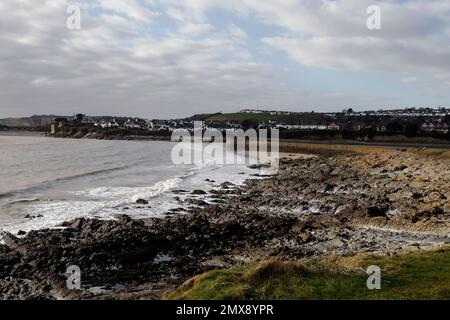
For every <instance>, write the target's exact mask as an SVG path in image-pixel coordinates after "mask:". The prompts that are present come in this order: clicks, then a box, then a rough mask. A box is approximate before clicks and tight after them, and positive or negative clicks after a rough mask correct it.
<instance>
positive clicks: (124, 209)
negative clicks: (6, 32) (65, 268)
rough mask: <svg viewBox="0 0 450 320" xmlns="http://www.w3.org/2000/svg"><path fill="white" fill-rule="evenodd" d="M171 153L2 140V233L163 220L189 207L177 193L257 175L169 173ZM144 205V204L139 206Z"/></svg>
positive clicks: (123, 144) (147, 146)
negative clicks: (121, 219)
mask: <svg viewBox="0 0 450 320" xmlns="http://www.w3.org/2000/svg"><path fill="white" fill-rule="evenodd" d="M173 146H174V143H172V142H163V141H105V140H76V139H56V138H47V137H42V136H36V135H21V136H18V135H0V231H8V232H11V233H17V232H18V231H19V230H23V231H30V230H33V229H42V228H48V227H57V226H58V225H60V224H61V223H62V222H64V221H68V220H71V219H74V218H77V217H89V218H99V219H113V218H114V217H115V216H116V215H118V214H127V215H130V216H131V217H133V218H143V217H163V216H165V215H166V214H167V212H168V211H169V210H170V209H174V208H180V207H186V205H183V204H182V203H181V202H180V200H183V197H186V196H187V195H180V194H176V193H174V191H175V190H179V189H182V190H186V191H189V192H192V191H193V190H196V189H201V190H205V191H208V190H211V189H214V188H218V186H219V184H221V183H223V182H225V181H229V182H232V183H235V184H241V183H243V182H244V181H245V179H247V178H248V177H249V176H250V175H252V174H254V173H257V172H255V170H254V169H250V168H248V167H247V166H246V165H245V164H240V165H227V166H218V165H203V166H201V167H198V166H194V165H174V164H173V163H172V161H171V159H170V156H171V150H172V147H173ZM207 179H210V180H213V181H206V180H207ZM189 196H191V195H189ZM177 197H178V198H177ZM141 198H142V199H145V200H147V201H149V204H148V205H139V204H137V203H136V200H137V199H141ZM180 198H181V199H180Z"/></svg>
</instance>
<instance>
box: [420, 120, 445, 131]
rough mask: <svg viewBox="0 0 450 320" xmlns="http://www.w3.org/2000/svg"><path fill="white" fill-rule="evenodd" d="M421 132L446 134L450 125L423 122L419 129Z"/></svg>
mask: <svg viewBox="0 0 450 320" xmlns="http://www.w3.org/2000/svg"><path fill="white" fill-rule="evenodd" d="M420 129H421V131H423V132H442V133H448V131H449V129H450V125H449V124H447V123H445V122H425V123H423V124H422V126H421V127H420Z"/></svg>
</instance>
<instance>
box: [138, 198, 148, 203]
mask: <svg viewBox="0 0 450 320" xmlns="http://www.w3.org/2000/svg"><path fill="white" fill-rule="evenodd" d="M136 203H137V204H148V201H147V200H144V199H137V200H136Z"/></svg>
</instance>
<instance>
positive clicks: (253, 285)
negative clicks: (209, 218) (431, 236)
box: [164, 247, 450, 300]
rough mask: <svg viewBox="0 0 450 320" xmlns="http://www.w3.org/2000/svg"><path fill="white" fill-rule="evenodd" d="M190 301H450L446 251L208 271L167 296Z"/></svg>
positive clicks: (449, 259)
mask: <svg viewBox="0 0 450 320" xmlns="http://www.w3.org/2000/svg"><path fill="white" fill-rule="evenodd" d="M369 265H377V266H379V267H380V268H381V290H368V289H367V287H366V280H367V278H368V275H367V274H366V273H365V270H366V268H367V267H368V266H369ZM164 298H165V299H189V300H221V299H225V300H258V299H261V300H266V299H269V300H270V299H275V300H277V299H287V300H292V299H295V300H297V299H299V300H309V299H315V300H340V299H350V300H354V299H356V300H366V299H367V300H372V299H446V300H448V299H450V249H449V248H448V247H446V248H442V249H439V250H436V251H428V252H416V253H408V254H403V255H399V256H395V257H391V258H386V257H377V256H356V257H351V258H345V257H344V258H339V257H335V258H327V259H322V260H313V261H306V262H282V261H279V260H272V261H266V262H262V263H259V264H251V265H247V266H237V267H233V268H230V269H224V270H213V271H210V272H207V273H205V274H202V275H198V276H196V277H194V278H191V279H190V280H188V281H186V282H185V283H184V284H183V285H182V286H181V287H179V288H178V289H176V290H174V291H172V292H169V293H166V295H165V297H164Z"/></svg>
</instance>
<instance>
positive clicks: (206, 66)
mask: <svg viewBox="0 0 450 320" xmlns="http://www.w3.org/2000/svg"><path fill="white" fill-rule="evenodd" d="M72 5H75V6H77V7H79V8H80V10H81V11H80V12H81V15H80V22H81V25H80V29H79V30H77V28H75V30H72V29H73V28H68V25H67V21H68V19H69V21H72V22H73V21H74V20H73V19H72V18H73V17H74V16H73V15H72V14H73V11H71V12H69V13H68V12H67V9H68V7H69V6H72ZM372 5H376V6H378V7H379V8H380V17H381V25H380V27H381V28H380V29H374V30H370V29H369V28H368V27H367V20H368V18H370V16H371V14H368V13H367V8H368V7H369V6H372ZM438 106H444V107H450V0H402V1H400V0H396V1H394V0H384V1H370V0H335V1H332V0H265V1H262V0H226V1H224V0H203V1H202V0H90V1H87V0H78V1H72V0H1V1H0V118H3V117H9V116H29V115H32V114H57V115H72V114H75V113H85V114H89V115H123V116H139V117H144V118H178V117H184V116H190V115H193V114H198V113H215V112H235V111H238V110H240V109H244V108H257V109H270V110H289V111H313V110H314V111H316V112H328V111H340V110H342V109H344V108H354V109H356V110H373V109H388V108H394V107H399V108H400V107H438Z"/></svg>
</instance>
